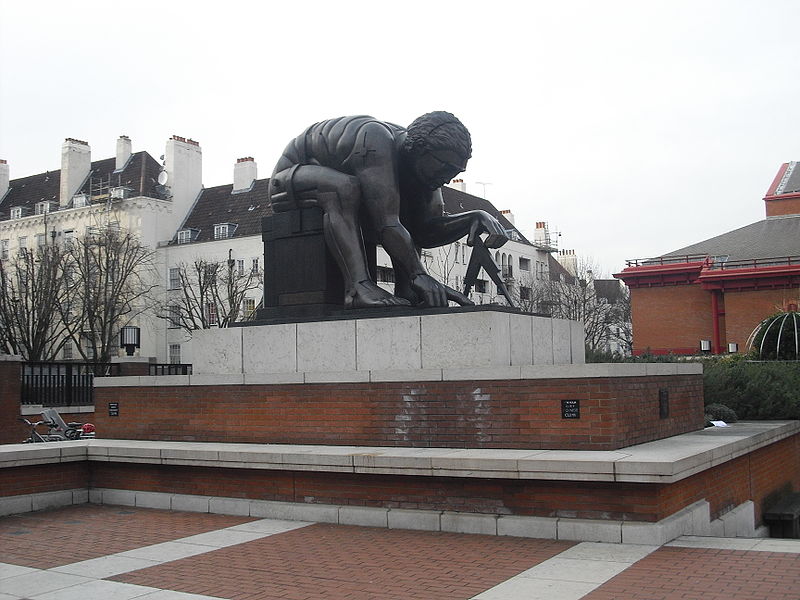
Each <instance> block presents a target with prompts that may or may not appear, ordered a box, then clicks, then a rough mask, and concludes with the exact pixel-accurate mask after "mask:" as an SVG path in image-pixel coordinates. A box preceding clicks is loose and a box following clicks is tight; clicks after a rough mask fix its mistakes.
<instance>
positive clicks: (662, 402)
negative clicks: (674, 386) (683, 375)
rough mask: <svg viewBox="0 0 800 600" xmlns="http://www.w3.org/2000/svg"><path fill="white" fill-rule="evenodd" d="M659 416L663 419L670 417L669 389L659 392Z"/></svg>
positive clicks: (661, 389) (662, 389)
mask: <svg viewBox="0 0 800 600" xmlns="http://www.w3.org/2000/svg"><path fill="white" fill-rule="evenodd" d="M658 416H659V417H660V418H661V419H666V418H667V417H669V390H668V389H667V388H660V389H659V390H658Z"/></svg>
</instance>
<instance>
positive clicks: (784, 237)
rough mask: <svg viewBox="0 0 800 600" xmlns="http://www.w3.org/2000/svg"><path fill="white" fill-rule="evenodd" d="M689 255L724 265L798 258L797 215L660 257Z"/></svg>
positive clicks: (799, 222)
mask: <svg viewBox="0 0 800 600" xmlns="http://www.w3.org/2000/svg"><path fill="white" fill-rule="evenodd" d="M692 255H706V256H716V257H727V259H726V260H728V261H739V260H753V259H764V258H781V257H786V256H800V215H787V216H780V217H769V218H767V219H764V220H763V221H757V222H755V223H751V224H750V225H746V226H744V227H740V228H739V229H734V230H733V231H729V232H728V233H723V234H722V235H718V236H716V237H712V238H710V239H707V240H704V241H702V242H698V243H696V244H692V245H690V246H686V247H684V248H679V249H678V250H674V251H672V252H669V253H667V254H664V255H663V256H665V257H668V256H674V257H678V256H692Z"/></svg>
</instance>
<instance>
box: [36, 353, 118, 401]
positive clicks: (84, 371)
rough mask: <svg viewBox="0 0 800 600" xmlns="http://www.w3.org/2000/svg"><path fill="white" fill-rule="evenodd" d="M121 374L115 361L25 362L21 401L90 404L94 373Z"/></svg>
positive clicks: (96, 374) (104, 374) (101, 374)
mask: <svg viewBox="0 0 800 600" xmlns="http://www.w3.org/2000/svg"><path fill="white" fill-rule="evenodd" d="M113 375H119V365H118V364H112V363H77V362H26V363H23V364H22V393H21V397H20V402H21V403H22V404H39V405H42V406H89V405H92V404H94V378H95V376H113Z"/></svg>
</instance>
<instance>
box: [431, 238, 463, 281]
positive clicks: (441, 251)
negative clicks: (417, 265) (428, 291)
mask: <svg viewBox="0 0 800 600" xmlns="http://www.w3.org/2000/svg"><path fill="white" fill-rule="evenodd" d="M460 250H461V244H460V243H459V242H455V243H453V244H447V245H446V246H440V247H438V248H435V249H433V251H432V254H433V257H432V258H431V260H430V266H429V267H428V265H426V267H427V268H428V272H429V273H430V274H431V275H433V276H434V277H435V278H436V279H438V280H439V281H440V282H442V283H443V284H444V285H446V286H448V287H451V288H455V287H456V286H457V283H458V282H456V281H455V280H454V278H453V268H454V267H455V264H456V262H457V261H458V253H459V252H460Z"/></svg>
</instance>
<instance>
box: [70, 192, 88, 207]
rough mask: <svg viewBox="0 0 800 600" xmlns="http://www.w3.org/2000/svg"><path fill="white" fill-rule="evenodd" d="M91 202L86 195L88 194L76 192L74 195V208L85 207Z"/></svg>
mask: <svg viewBox="0 0 800 600" xmlns="http://www.w3.org/2000/svg"><path fill="white" fill-rule="evenodd" d="M88 203H89V199H88V198H87V197H86V194H75V196H73V197H72V207H73V208H83V207H84V206H86V205H87V204H88Z"/></svg>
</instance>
